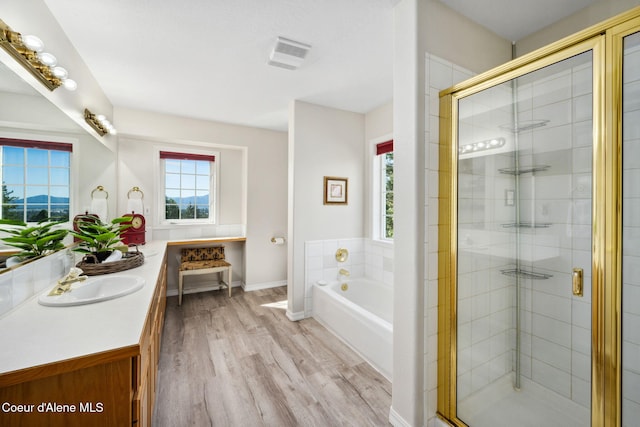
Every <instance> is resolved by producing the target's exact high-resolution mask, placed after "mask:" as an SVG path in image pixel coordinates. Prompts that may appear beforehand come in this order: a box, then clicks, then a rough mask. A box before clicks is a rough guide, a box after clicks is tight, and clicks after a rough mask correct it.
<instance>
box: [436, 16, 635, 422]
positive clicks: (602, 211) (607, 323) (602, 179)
mask: <svg viewBox="0 0 640 427" xmlns="http://www.w3.org/2000/svg"><path fill="white" fill-rule="evenodd" d="M638 31H640V7H637V8H634V9H632V10H630V11H628V12H626V13H623V14H621V15H618V16H616V17H614V18H611V19H609V20H607V21H604V22H602V23H600V24H597V25H595V26H593V27H590V28H588V29H586V30H584V31H581V32H579V33H576V34H575V35H572V36H569V37H567V38H565V39H562V40H560V41H558V42H556V43H553V44H551V45H549V46H547V47H544V48H541V49H539V50H537V51H534V52H532V53H530V54H527V55H525V56H522V57H520V58H518V59H515V60H513V61H510V62H508V63H506V64H504V65H502V66H499V67H497V68H495V69H493V70H490V71H488V72H486V73H483V74H481V75H479V76H476V77H474V78H471V79H469V80H467V81H465V82H463V83H460V84H458V85H455V86H453V87H451V88H449V89H446V90H444V91H442V92H441V93H440V173H439V192H440V197H439V226H438V416H439V417H440V418H441V419H443V420H445V421H446V422H448V423H449V424H450V425H454V426H466V424H465V423H464V422H463V421H462V420H461V419H459V418H458V416H457V399H456V396H457V394H456V387H457V385H456V379H457V314H458V313H457V242H458V236H457V223H458V218H457V208H458V206H457V190H458V181H457V176H458V145H457V141H458V135H457V123H458V111H457V105H458V100H460V99H461V98H464V97H467V96H470V95H473V94H475V93H478V92H480V91H482V90H485V89H487V88H490V87H493V86H496V85H498V84H501V83H505V82H508V81H510V80H512V79H514V78H516V77H518V76H521V75H524V74H527V73H530V72H532V71H535V70H538V69H540V68H543V67H546V66H548V65H551V64H554V63H557V62H560V61H563V60H565V59H568V58H570V57H572V56H575V55H578V54H581V53H584V52H588V51H591V52H592V55H593V58H592V61H593V165H592V166H593V188H592V191H593V199H592V218H593V220H592V242H593V243H592V306H591V313H592V315H591V317H592V320H591V322H592V335H591V347H592V355H591V374H592V375H591V376H592V381H591V425H592V426H594V427H595V426H620V425H621V323H622V319H621V311H622V310H621V289H622V278H621V270H622V251H621V243H622V159H621V151H622V149H621V147H622V69H623V68H622V61H623V38H624V37H625V36H627V35H630V34H633V33H635V32H638Z"/></svg>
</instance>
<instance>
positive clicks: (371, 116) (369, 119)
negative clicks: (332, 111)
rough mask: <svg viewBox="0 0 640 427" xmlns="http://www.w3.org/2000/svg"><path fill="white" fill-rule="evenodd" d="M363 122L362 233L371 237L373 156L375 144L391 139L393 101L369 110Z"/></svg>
mask: <svg viewBox="0 0 640 427" xmlns="http://www.w3.org/2000/svg"><path fill="white" fill-rule="evenodd" d="M364 122H365V130H364V132H365V140H366V147H365V160H364V173H365V177H364V182H365V191H364V206H365V209H364V233H365V236H366V237H369V238H373V237H375V236H373V227H374V225H373V222H374V218H372V213H373V212H374V211H375V209H374V206H373V204H374V203H375V198H374V197H373V191H374V190H373V188H372V186H373V185H372V183H373V173H374V172H373V162H374V160H373V157H374V156H376V154H375V144H377V143H380V142H384V141H388V140H390V139H393V102H388V103H386V104H384V105H381V106H380V107H378V108H375V109H373V110H371V111H369V112H368V113H367V114H366V115H365V118H364Z"/></svg>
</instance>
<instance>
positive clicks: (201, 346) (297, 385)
mask: <svg viewBox="0 0 640 427" xmlns="http://www.w3.org/2000/svg"><path fill="white" fill-rule="evenodd" d="M286 292H287V291H286V287H282V288H274V289H266V290H262V291H255V292H247V293H245V292H243V291H242V290H240V289H237V288H236V289H234V290H233V297H231V298H229V297H228V296H227V295H226V293H225V292H224V291H213V292H204V293H197V294H189V295H185V296H184V299H183V301H182V306H181V307H178V305H177V297H170V298H169V299H168V301H167V313H166V320H165V327H164V333H163V338H162V349H161V352H160V364H159V372H158V385H157V400H156V409H155V413H154V419H153V421H154V422H153V425H154V426H159V427H164V426H167V427H174V426H180V427H182V426H198V427H199V426H230V427H235V426H239V427H245V426H252V427H253V426H278V427H280V426H305V427H306V426H319V427H327V426H388V425H390V424H389V421H388V418H389V407H390V406H391V383H390V382H389V381H387V380H386V379H385V378H384V377H383V376H382V375H381V374H379V373H378V372H377V371H375V370H374V369H373V368H372V367H371V366H369V365H368V364H367V363H366V362H365V361H364V360H362V358H360V357H359V356H358V355H356V354H355V353H354V352H353V351H352V350H351V349H349V348H348V347H347V346H346V345H344V344H343V343H342V342H341V341H340V340H338V339H337V338H336V337H335V336H333V335H332V334H331V333H330V332H329V331H327V330H326V329H325V328H324V327H323V326H321V325H320V324H319V323H318V322H316V321H315V320H314V319H305V320H302V321H298V322H291V321H290V320H289V319H288V318H287V317H286V316H285V310H286V300H287V293H286Z"/></svg>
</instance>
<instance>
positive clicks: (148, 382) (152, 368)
mask: <svg viewBox="0 0 640 427" xmlns="http://www.w3.org/2000/svg"><path fill="white" fill-rule="evenodd" d="M166 269H167V264H166V263H163V264H162V269H161V271H160V277H159V279H158V284H157V286H156V294H155V295H154V297H153V301H152V303H151V309H150V310H149V313H148V316H147V321H146V323H145V328H144V332H143V333H142V337H141V338H140V354H139V355H138V356H136V358H135V359H134V364H133V391H134V395H133V403H132V411H131V412H132V414H133V420H132V423H133V425H134V426H136V427H146V426H150V425H151V420H152V418H153V404H154V402H155V393H156V379H157V377H158V359H159V357H160V344H161V340H162V326H163V325H164V313H165V307H166V301H167V274H166Z"/></svg>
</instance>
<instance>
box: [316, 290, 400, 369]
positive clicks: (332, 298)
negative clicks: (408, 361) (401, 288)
mask: <svg viewBox="0 0 640 427" xmlns="http://www.w3.org/2000/svg"><path fill="white" fill-rule="evenodd" d="M343 283H346V284H347V286H348V289H347V290H346V291H343V290H342V289H341V285H342V284H343ZM313 317H314V319H316V320H317V321H318V322H319V323H320V324H322V325H323V326H324V327H326V328H327V329H329V330H330V331H331V332H332V333H333V334H335V335H336V336H338V337H339V338H340V339H342V341H344V342H345V343H346V344H347V345H349V346H350V347H351V348H352V349H354V350H355V351H356V352H357V353H359V354H360V355H361V356H362V357H363V358H364V359H365V360H366V361H367V362H368V363H369V364H370V365H371V366H373V367H374V368H375V369H377V370H378V371H379V372H380V373H381V374H382V375H384V376H385V377H386V378H387V379H388V380H390V381H391V379H392V364H393V358H392V357H393V324H392V322H393V288H392V287H391V286H387V285H384V284H383V283H379V282H375V281H373V280H369V279H351V280H348V281H346V282H334V283H330V284H328V285H326V286H320V285H318V284H315V285H313Z"/></svg>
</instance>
